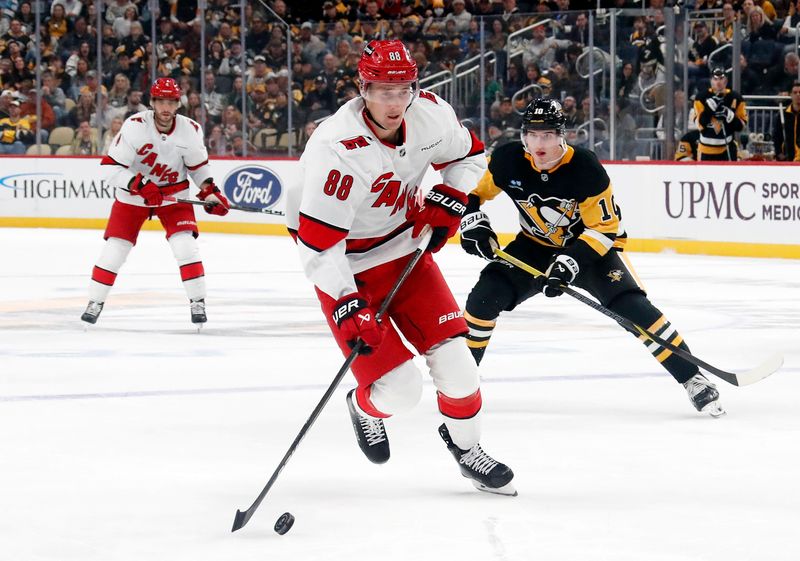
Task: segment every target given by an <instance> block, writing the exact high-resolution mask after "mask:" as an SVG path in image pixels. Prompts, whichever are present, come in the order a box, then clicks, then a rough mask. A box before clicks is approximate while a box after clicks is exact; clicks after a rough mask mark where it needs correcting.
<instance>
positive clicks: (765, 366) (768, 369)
mask: <svg viewBox="0 0 800 561" xmlns="http://www.w3.org/2000/svg"><path fill="white" fill-rule="evenodd" d="M495 254H496V255H497V256H498V257H500V258H501V259H502V260H504V261H506V262H507V263H510V264H512V265H514V266H515V267H519V268H520V269H522V270H523V271H525V272H527V273H530V274H531V275H533V276H534V277H540V276H543V275H544V273H542V272H541V271H539V270H538V269H535V268H533V267H531V266H530V265H528V264H527V263H525V262H523V261H520V260H519V259H517V258H516V257H514V256H512V255H509V254H508V253H506V252H505V251H503V250H502V249H496V250H495ZM561 290H562V291H563V292H565V293H566V294H569V295H570V296H572V297H573V298H575V299H576V300H579V301H580V302H583V303H584V304H586V305H587V306H589V307H591V308H594V309H595V310H597V311H598V312H600V313H602V314H605V315H606V316H608V317H610V318H611V319H613V320H614V321H616V322H617V323H618V324H620V325H621V326H622V327H624V328H625V329H626V330H627V331H629V332H631V333H632V334H633V335H636V336H637V337H638V336H640V335H644V336H645V337H647V338H648V339H650V340H651V341H653V342H655V343H658V344H659V345H661V346H662V347H664V348H665V349H668V350H670V351H672V352H673V353H675V354H676V355H678V356H679V357H681V358H682V359H684V360H686V361H687V362H691V363H692V364H694V365H695V366H699V367H700V368H702V369H704V370H706V371H707V372H710V373H711V374H713V375H714V376H717V377H718V378H720V379H722V380H724V381H726V382H728V383H729V384H733V385H734V386H746V385H748V384H753V383H755V382H758V381H759V380H761V379H763V378H766V377H767V376H769V375H770V374H772V373H774V372H775V371H777V370H778V369H779V368H780V367H781V365H783V356H782V355H780V354H776V355H773V356H771V357H770V358H769V359H767V360H766V361H765V362H763V363H762V364H761V365H759V366H757V367H755V368H753V369H751V370H747V371H745V372H741V373H738V374H737V373H734V372H727V371H726V370H721V369H719V368H717V367H715V366H712V365H710V364H708V363H707V362H705V361H703V360H701V359H699V358H697V357H696V356H694V355H693V354H692V353H690V352H688V351H685V350H684V349H682V348H680V347H677V346H675V345H673V344H672V343H670V342H669V341H666V340H665V339H662V338H661V337H659V336H658V335H655V334H654V333H651V332H650V331H648V330H647V329H645V328H643V327H641V326H639V325H637V324H635V323H634V322H632V321H631V320H629V319H627V318H625V317H623V316H621V315H619V314H618V313H616V312H613V311H612V310H609V309H608V308H606V307H605V306H603V305H602V304H599V303H598V302H595V301H594V300H592V299H591V298H589V297H587V296H584V295H583V294H581V293H580V292H578V291H576V290H574V289H572V288H570V287H568V286H563V285H562V286H561Z"/></svg>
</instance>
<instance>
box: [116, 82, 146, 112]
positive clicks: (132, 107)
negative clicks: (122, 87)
mask: <svg viewBox="0 0 800 561" xmlns="http://www.w3.org/2000/svg"><path fill="white" fill-rule="evenodd" d="M142 97H143V93H142V90H140V89H137V88H133V89H131V91H129V92H128V103H127V105H126V106H125V107H124V111H123V108H120V109H119V111H118V113H119V115H121V116H122V117H124V118H125V119H127V118H128V117H130V116H131V115H135V114H136V113H139V112H141V111H144V110H146V109H147V107H146V106H145V105H144V104H143V103H142Z"/></svg>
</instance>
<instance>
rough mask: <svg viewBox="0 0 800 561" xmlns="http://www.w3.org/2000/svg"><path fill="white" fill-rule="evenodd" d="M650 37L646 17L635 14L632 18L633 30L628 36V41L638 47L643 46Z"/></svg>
mask: <svg viewBox="0 0 800 561" xmlns="http://www.w3.org/2000/svg"><path fill="white" fill-rule="evenodd" d="M649 37H650V29H649V27H648V25H647V19H645V17H644V16H636V17H635V18H633V31H631V34H630V36H629V37H628V43H630V44H631V45H632V46H634V47H636V48H637V49H640V48H642V47H643V46H644V44H645V42H646V41H647V39H648V38H649Z"/></svg>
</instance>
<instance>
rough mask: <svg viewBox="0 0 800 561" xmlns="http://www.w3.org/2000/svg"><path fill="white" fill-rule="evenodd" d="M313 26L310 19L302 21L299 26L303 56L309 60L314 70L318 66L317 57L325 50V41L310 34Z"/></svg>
mask: <svg viewBox="0 0 800 561" xmlns="http://www.w3.org/2000/svg"><path fill="white" fill-rule="evenodd" d="M313 27H314V25H313V24H312V23H311V22H310V21H305V22H303V24H302V25H301V26H300V44H301V45H303V57H305V59H306V60H308V61H309V62H311V64H312V65H313V66H314V70H315V71H316V70H317V69H318V68H319V57H320V55H321V54H322V53H324V52H325V43H323V42H322V41H321V40H320V38H319V37H317V36H316V35H313V34H312V31H311V30H312V28H313Z"/></svg>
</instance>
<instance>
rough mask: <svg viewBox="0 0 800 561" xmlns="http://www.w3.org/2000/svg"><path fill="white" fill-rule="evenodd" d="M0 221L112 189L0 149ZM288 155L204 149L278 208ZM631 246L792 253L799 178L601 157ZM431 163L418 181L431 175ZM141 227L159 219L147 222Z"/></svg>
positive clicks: (45, 216) (260, 230)
mask: <svg viewBox="0 0 800 561" xmlns="http://www.w3.org/2000/svg"><path fill="white" fill-rule="evenodd" d="M2 162H3V166H2V169H1V170H0V226H9V227H32V228H38V227H52V228H103V227H105V223H106V218H107V217H108V213H109V209H110V206H111V203H112V201H113V189H111V188H110V187H109V186H108V185H107V184H106V183H105V180H104V170H103V169H102V168H101V167H100V165H99V162H100V159H99V158H95V157H71V158H70V157H67V158H64V157H59V158H49V157H26V158H3V159H2ZM298 165H299V164H298V162H297V160H295V159H288V158H286V159H271V160H261V159H212V169H213V174H214V177H215V179H216V182H217V184H218V185H219V187H220V188H221V189H222V190H223V191H224V192H225V194H226V196H227V197H228V198H229V199H230V200H231V201H232V202H235V203H237V204H239V205H242V206H250V207H255V208H264V209H270V210H283V208H284V204H285V198H286V190H287V188H289V183H290V182H291V181H292V180H293V179H294V178H296V177H297V167H298ZM606 168H607V170H608V173H609V175H610V177H611V180H612V183H613V185H614V191H615V193H616V202H617V204H618V205H619V206H620V207H621V213H622V218H623V224H624V226H625V228H626V230H627V232H628V234H629V236H630V238H631V240H630V243H629V247H630V248H631V249H634V250H637V251H663V250H673V251H677V252H680V253H703V254H711V255H731V256H749V257H788V258H800V179H798V177H797V166H795V165H793V164H756V163H747V164H744V163H740V164H736V165H730V164H718V165H711V164H703V165H700V164H671V163H664V164H662V163H652V162H637V163H630V162H626V163H608V164H607V165H606ZM438 176H439V174H438V173H437V172H435V171H433V170H432V169H431V170H429V172H428V174H427V175H426V176H425V180H424V182H423V187H427V186H430V185H433V184H435V183H437V182H438V181H439V177H438ZM498 199H499V200H496V201H491V202H490V203H488V204H487V205H486V206H485V208H486V210H487V212H488V214H489V215H490V217H491V219H492V224H493V226H494V228H495V230H496V231H497V232H498V233H500V234H501V239H502V241H507V240H508V239H510V237H511V236H512V235H513V234H514V233H515V232H516V231H518V229H519V226H518V214H517V211H516V209H515V208H514V206H513V205H512V203H511V202H510V200H508V198H507V197H499V198H498ZM198 219H199V221H200V223H201V229H202V230H203V231H207V232H229V233H246V234H273V235H281V234H286V229H285V227H284V225H283V219H282V217H280V216H272V215H266V214H258V213H250V212H231V213H229V214H228V216H226V217H224V218H221V217H217V216H212V215H207V214H205V213H203V212H202V211H201V212H199V213H198ZM145 228H146V229H159V228H160V225H159V224H158V223H157V222H149V223H147V224H146V225H145Z"/></svg>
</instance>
